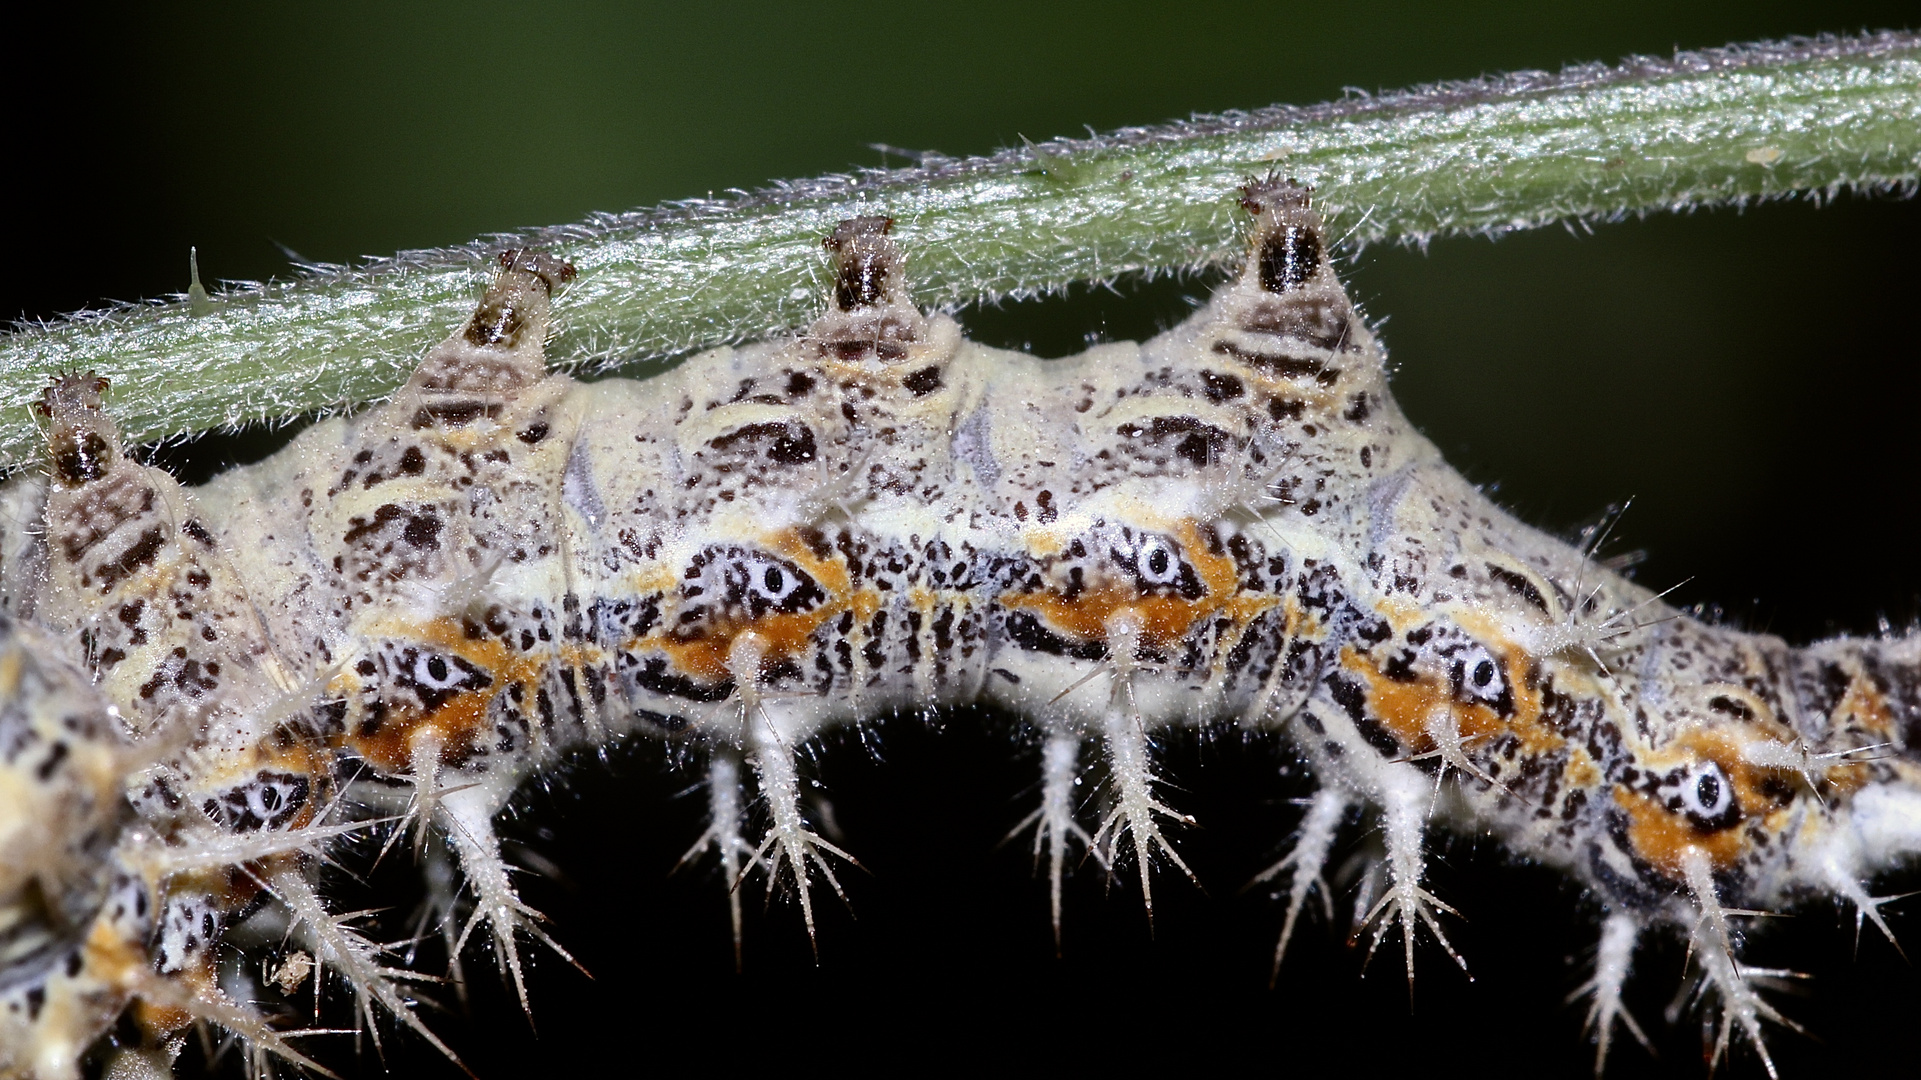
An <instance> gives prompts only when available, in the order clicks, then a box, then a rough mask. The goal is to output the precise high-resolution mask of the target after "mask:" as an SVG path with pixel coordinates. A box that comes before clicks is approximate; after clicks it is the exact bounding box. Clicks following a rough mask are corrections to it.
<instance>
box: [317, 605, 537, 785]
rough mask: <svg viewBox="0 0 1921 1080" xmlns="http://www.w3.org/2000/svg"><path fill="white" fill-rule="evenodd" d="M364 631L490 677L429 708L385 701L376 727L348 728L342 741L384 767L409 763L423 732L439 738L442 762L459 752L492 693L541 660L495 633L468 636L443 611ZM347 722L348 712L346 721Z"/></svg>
mask: <svg viewBox="0 0 1921 1080" xmlns="http://www.w3.org/2000/svg"><path fill="white" fill-rule="evenodd" d="M368 636H369V637H391V638H394V639H396V640H400V641H413V642H418V643H419V644H421V645H425V646H429V647H431V648H433V649H434V650H436V651H438V652H440V653H443V654H445V655H448V656H458V657H460V658H461V659H462V660H465V661H467V662H468V663H470V664H472V665H474V666H475V667H477V668H480V669H481V670H482V671H485V672H486V673H487V675H488V676H489V677H490V678H492V679H493V682H492V683H490V684H488V685H487V686H484V687H482V688H480V689H478V690H469V691H466V692H464V693H459V694H455V695H453V696H452V697H450V698H448V699H447V700H446V701H444V702H442V703H441V705H440V707H439V708H437V709H434V710H433V711H432V712H423V711H420V710H416V709H408V708H395V707H393V706H392V705H391V703H390V704H389V708H388V711H387V713H386V715H385V716H383V717H382V718H381V721H380V727H379V728H378V729H376V730H375V731H373V732H372V733H370V734H365V735H363V734H360V733H359V732H358V731H355V730H352V729H351V727H350V730H349V731H348V733H347V735H346V736H344V738H343V739H342V741H343V742H344V743H345V744H346V745H347V746H348V747H351V748H352V749H353V751H354V752H355V753H357V754H359V755H360V756H361V757H363V758H365V759H367V760H368V761H369V762H371V763H373V764H374V765H377V766H379V767H380V768H382V769H385V770H388V771H390V772H398V771H404V770H405V769H407V768H409V767H410V765H411V763H412V761H413V747H414V742H415V740H417V739H419V738H423V737H431V738H435V739H437V740H439V742H440V746H441V752H440V761H441V763H442V764H450V763H452V762H454V761H457V760H459V759H460V758H461V757H463V756H465V755H466V753H467V752H468V751H469V750H470V749H471V748H472V746H473V742H474V739H475V737H476V736H478V735H480V734H482V732H483V729H484V726H485V724H486V720H487V709H488V706H489V705H491V704H492V703H493V700H494V697H495V696H496V695H498V694H500V693H503V692H505V690H506V689H507V687H509V686H511V685H513V684H514V683H516V682H518V683H531V682H533V681H534V679H535V678H536V677H537V676H538V675H539V673H540V668H541V664H542V661H541V660H540V659H537V658H534V657H529V656H526V655H523V654H520V653H517V652H514V651H511V650H509V649H508V647H507V646H506V645H505V644H504V643H502V642H501V641H500V640H498V639H496V638H493V637H484V636H483V637H478V638H473V637H468V636H467V631H466V628H465V626H464V625H463V624H462V623H461V621H460V620H458V619H452V618H447V617H445V616H442V617H439V618H435V619H432V620H429V621H428V622H426V623H424V624H421V623H403V624H399V625H392V624H382V625H380V626H377V627H375V628H374V629H373V630H372V631H370V632H369V634H368ZM352 722H353V718H351V717H350V718H349V723H350V725H351V724H352Z"/></svg>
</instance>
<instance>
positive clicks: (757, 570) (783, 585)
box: [744, 562, 800, 603]
mask: <svg viewBox="0 0 1921 1080" xmlns="http://www.w3.org/2000/svg"><path fill="white" fill-rule="evenodd" d="M744 569H745V571H746V574H747V587H748V588H750V589H752V590H753V591H754V592H755V593H756V594H757V595H760V596H764V597H766V598H767V599H769V600H772V601H774V602H775V603H779V602H780V601H782V600H785V599H787V598H788V597H789V596H790V595H792V594H793V592H794V590H795V589H797V588H799V587H800V575H798V574H796V573H794V572H793V571H791V570H788V569H787V568H785V567H782V566H776V565H774V564H773V563H761V562H750V563H747V564H746V566H745V567H744Z"/></svg>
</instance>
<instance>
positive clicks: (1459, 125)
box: [0, 34, 1921, 466]
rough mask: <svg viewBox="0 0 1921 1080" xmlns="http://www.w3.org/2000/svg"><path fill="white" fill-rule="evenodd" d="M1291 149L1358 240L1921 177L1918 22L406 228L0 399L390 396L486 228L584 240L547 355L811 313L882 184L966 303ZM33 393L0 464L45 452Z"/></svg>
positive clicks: (531, 237) (254, 417) (13, 358)
mask: <svg viewBox="0 0 1921 1080" xmlns="http://www.w3.org/2000/svg"><path fill="white" fill-rule="evenodd" d="M1269 169H1277V170H1279V171H1281V172H1283V173H1285V174H1287V175H1290V176H1293V177H1297V178H1299V179H1301V180H1303V181H1306V182H1309V183H1312V184H1313V185H1315V187H1316V189H1317V199H1318V200H1319V201H1320V203H1321V205H1322V207H1323V208H1324V209H1325V210H1326V211H1327V212H1328V214H1329V216H1330V218H1331V220H1332V221H1333V222H1334V225H1335V228H1336V229H1337V230H1342V231H1346V232H1347V235H1348V237H1349V238H1350V239H1351V240H1353V241H1355V242H1358V243H1367V242H1371V241H1376V240H1382V239H1389V238H1398V239H1402V240H1411V241H1414V242H1421V241H1425V240H1426V239H1427V238H1428V237H1432V236H1436V235H1442V234H1449V233H1463V232H1467V233H1475V232H1480V233H1491V232H1499V231H1503V230H1508V229H1517V228H1528V227H1532V226H1536V225H1542V224H1547V223H1550V222H1555V221H1563V220H1568V219H1595V218H1602V219H1605V218H1612V217H1618V216H1620V215H1623V214H1626V213H1639V212H1646V211H1650V210H1660V209H1680V208H1686V207H1695V206H1705V205H1715V204H1724V203H1731V202H1742V201H1749V200H1755V199H1763V198H1769V197H1777V196H1783V195H1789V194H1792V193H1795V192H1817V193H1823V194H1832V193H1834V192H1836V191H1838V190H1840V189H1843V188H1869V189H1898V190H1900V191H1903V192H1908V193H1911V192H1912V191H1913V189H1914V186H1915V184H1916V181H1917V177H1921V37H1917V36H1916V35H1911V34H1881V35H1874V36H1867V37H1850V38H1821V39H1814V40H1798V41H1792V42H1785V43H1774V44H1761V45H1752V46H1743V47H1738V48H1730V49H1725V50H1715V51H1711V52H1703V53H1683V54H1679V55H1677V56H1676V57H1675V58H1674V59H1672V60H1658V61H1657V60H1648V59H1640V58H1637V59H1632V60H1630V61H1628V62H1626V63H1624V64H1621V65H1619V66H1615V67H1604V66H1598V65H1597V66H1587V67H1578V68H1570V69H1568V70H1566V71H1563V72H1561V73H1560V74H1558V75H1546V74H1541V73H1527V74H1520V75H1511V76H1505V77H1502V78H1497V79H1486V80H1481V81H1477V82H1470V83H1453V84H1445V85H1439V86H1433V87H1423V88H1419V89H1415V90H1412V91H1407V92H1402V93H1396V94H1391V95H1386V96H1382V97H1349V98H1344V99H1342V100H1340V101H1336V102H1330V103H1327V104H1324V105H1319V106H1314V107H1311V108H1292V107H1283V106H1276V107H1272V108H1268V109H1262V110H1259V111H1256V112H1252V113H1234V114H1228V115H1224V116H1219V117H1205V118H1198V119H1196V120H1193V121H1190V122H1187V123H1181V124H1173V125H1169V126H1165V127H1157V128H1130V129H1125V130H1122V131H1119V132H1116V133H1114V134H1111V135H1104V136H1097V137H1092V138H1088V139H1064V140H1058V141H1054V142H1049V143H1044V144H1040V145H1034V146H1026V147H1022V148H1020V149H1014V150H1006V151H1002V152H1001V153H999V154H996V155H993V156H991V157H984V158H971V159H966V160H957V159H949V158H938V157H934V156H931V155H930V156H929V157H928V158H926V159H924V160H923V161H922V163H921V165H920V166H919V167H918V168H911V169H899V170H888V171H872V172H863V173H860V174H858V175H855V176H836V177H826V178H822V179H819V180H810V181H801V182H795V183H790V184H783V185H780V186H777V187H775V188H772V189H769V190H765V191H761V192H756V193H752V194H743V195H739V196H738V197H735V198H731V199H725V200H718V201H701V202H688V203H679V204H673V205H669V206H665V207H661V208H658V209H654V210H645V211H635V212H632V213H626V214H607V215H598V216H595V217H593V218H591V219H589V220H588V221H585V222H582V223H579V224H576V225H568V226H559V227H554V228H550V229H543V230H537V231H533V232H528V233H524V234H518V235H511V236H497V237H490V238H487V239H484V240H480V241H476V242H474V243H471V244H468V245H465V246H463V247H457V248H446V249H438V250H431V251H419V252H408V253H403V254H401V255H397V256H394V257H392V258H388V259H381V260H377V261H373V262H369V263H366V264H363V265H358V266H353V267H333V266H325V267H314V268H309V269H306V270H304V271H302V272H301V273H300V274H299V276H297V277H296V278H294V279H293V280H290V281H285V282H270V283H267V284H262V285H242V286H235V287H230V288H228V289H226V290H225V291H222V292H220V293H217V294H215V295H213V296H212V297H211V298H210V299H209V298H207V297H206V296H205V295H204V293H199V292H196V294H195V295H193V296H191V297H189V296H184V295H183V296H182V297H180V298H177V299H176V300H175V301H174V302H170V303H163V304H145V305H134V306H128V307H123V308H119V309H116V310H112V311H108V312H104V313H99V314H91V315H87V316H85V317H80V318H75V319H72V320H69V321H65V322H60V323H55V324H51V325H46V326H36V327H27V328H23V329H20V330H18V331H16V332H14V333H12V334H10V335H8V336H6V337H5V338H3V339H0V408H4V409H5V410H6V412H5V415H7V416H9V417H14V418H22V417H23V413H22V412H21V411H20V410H21V409H23V408H24V407H25V406H27V405H28V404H30V403H31V402H32V401H34V400H35V399H36V398H37V397H38V396H39V393H40V390H41V388H42V387H43V386H44V385H45V383H46V379H47V376H48V375H49V374H51V373H55V372H60V371H73V370H84V369H92V370H95V371H98V372H100V373H101V374H103V375H106V376H108V377H109V378H111V379H112V380H113V382H114V385H115V390H114V394H113V399H112V402H113V408H114V411H115V414H116V417H117V418H118V419H119V421H120V423H121V425H122V430H123V432H124V433H125V434H126V435H127V437H128V438H129V439H130V440H133V441H146V440H153V439H158V438H166V437H170V436H177V435H181V434H184V433H189V432H194V431H200V430H204V429H207V428H211V427H215V426H221V425H239V424H243V423H247V422H251V421H261V420H275V419H285V418H289V417H292V416H296V415H299V414H308V413H315V412H326V411H331V410H336V409H340V408H343V407H348V406H351V405H353V404H356V403H360V402H365V401H369V400H373V399H375V398H378V397H380V396H382V395H384V394H386V393H388V392H390V391H391V390H392V389H393V388H394V387H395V386H397V385H398V384H399V383H400V382H401V381H402V380H403V379H404V378H405V377H406V375H407V374H408V372H409V370H410V369H411V367H412V365H413V363H414V360H415V358H417V357H418V356H419V355H420V353H421V351H422V350H423V349H425V348H426V347H427V346H428V345H429V344H430V343H431V342H432V341H433V340H435V339H436V338H438V337H440V336H441V335H443V334H445V333H447V332H448V330H449V328H450V327H451V326H453V325H454V324H456V323H457V322H458V321H459V320H460V319H462V318H463V317H464V316H465V315H466V313H467V309H468V308H469V306H470V305H471V304H472V303H473V301H474V298H475V296H476V295H477V289H478V284H479V282H480V281H481V280H482V278H483V275H484V274H485V273H486V268H487V267H488V265H489V263H490V256H491V255H493V254H494V253H497V252H498V251H499V250H501V249H502V248H505V247H515V246H538V247H542V248H547V249H549V250H552V251H555V252H557V253H559V254H560V255H562V256H564V257H566V258H568V259H570V260H572V261H573V262H574V263H575V264H576V265H577V266H578V268H579V270H580V276H579V279H578V280H577V281H576V282H575V283H574V284H573V285H572V286H570V287H569V288H568V290H567V291H566V292H565V293H563V294H562V296H561V299H560V303H559V314H560V318H561V324H562V332H561V333H560V335H559V337H558V338H557V339H556V340H555V341H554V342H553V343H552V345H551V347H550V351H549V355H550V356H551V357H552V358H553V359H554V361H555V363H556V364H557V365H558V366H561V367H564V368H569V369H574V370H589V371H600V370H607V369H610V368H615V367H620V366H624V365H631V364H634V363H637V362H642V361H650V360H658V359H661V358H665V357H671V356H675V355H679V354H684V353H686V352H688V351H691V350H693V349H697V348H701V347H704V346H709V345H714V344H718V343H721V342H726V341H734V340H742V339H746V338H752V337H757V336H762V335H765V334H768V333H771V332H774V331H777V330H780V329H782V328H785V327H790V326H794V325H797V324H799V323H801V322H804V321H805V320H806V319H807V318H809V317H811V316H812V314H813V313H814V311H815V308H816V307H817V305H818V304H819V302H820V301H819V296H820V294H821V289H822V285H823V281H822V270H823V262H822V259H821V255H820V238H821V237H822V236H824V235H825V234H826V233H827V232H828V231H829V230H830V229H831V228H832V226H833V225H834V223H835V222H836V221H838V220H840V219H842V218H845V217H849V216H853V215H857V214H873V213H885V214H888V215H891V216H892V217H894V218H895V219H896V222H897V224H896V233H897V235H899V236H901V237H902V238H903V240H904V241H905V243H906V244H907V245H908V248H909V252H910V258H911V259H912V260H913V265H912V275H913V278H914V281H915V288H916V295H917V297H918V298H919V299H920V300H921V301H923V302H925V303H929V304H956V303H960V302H965V301H968V300H972V299H975V298H977V297H994V296H1006V295H1022V294H1030V293H1034V292H1039V291H1043V290H1048V289H1053V288H1058V287H1060V286H1062V285H1065V284H1067V283H1069V282H1073V281H1082V280H1090V279H1094V280H1099V279H1109V278H1113V277H1114V276H1116V275H1119V274H1124V273H1127V272H1130V271H1147V272H1153V271H1156V270H1166V269H1171V268H1176V267H1191V266H1197V265H1201V264H1206V263H1213V262H1219V261H1222V260H1226V259H1231V258H1235V257H1237V256H1238V255H1239V253H1240V249H1241V244H1242V241H1241V239H1240V228H1241V222H1240V217H1241V215H1240V213H1239V211H1238V210H1237V209H1236V208H1235V196H1236V192H1235V188H1236V186H1237V185H1238V184H1240V183H1241V182H1243V181H1244V180H1245V179H1246V178H1247V177H1249V176H1252V175H1255V174H1258V173H1263V172H1266V171H1268V170H1269ZM38 453H39V447H38V438H37V435H36V432H35V430H34V428H33V427H32V426H31V425H29V424H27V423H26V422H25V421H24V419H20V420H18V421H17V422H14V423H9V424H7V425H5V430H4V431H0V466H7V465H17V464H20V463H23V462H27V461H31V460H33V459H34V458H35V457H36V456H37V455H38Z"/></svg>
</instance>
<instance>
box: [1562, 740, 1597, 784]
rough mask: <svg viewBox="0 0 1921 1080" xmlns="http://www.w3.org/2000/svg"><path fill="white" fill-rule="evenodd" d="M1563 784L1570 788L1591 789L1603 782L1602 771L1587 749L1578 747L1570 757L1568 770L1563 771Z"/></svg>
mask: <svg viewBox="0 0 1921 1080" xmlns="http://www.w3.org/2000/svg"><path fill="white" fill-rule="evenodd" d="M1561 782H1562V783H1563V784H1565V785H1567V786H1568V787H1570V788H1590V787H1593V786H1594V785H1596V784H1598V783H1600V782H1601V770H1600V768H1599V767H1598V766H1596V765H1595V764H1594V758H1592V757H1591V756H1589V755H1588V752H1587V748H1586V747H1583V746H1577V747H1575V748H1574V752H1573V753H1572V754H1569V755H1568V759H1567V768H1566V769H1563V770H1562V771H1561Z"/></svg>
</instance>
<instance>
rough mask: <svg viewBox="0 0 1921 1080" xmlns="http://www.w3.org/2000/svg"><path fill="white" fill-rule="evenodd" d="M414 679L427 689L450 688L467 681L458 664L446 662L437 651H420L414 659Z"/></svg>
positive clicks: (465, 674)
mask: <svg viewBox="0 0 1921 1080" xmlns="http://www.w3.org/2000/svg"><path fill="white" fill-rule="evenodd" d="M413 674H414V681H415V682H417V683H419V684H420V685H421V686H424V687H426V688H427V689H429V690H451V689H453V688H454V687H456V686H460V685H462V684H464V683H465V682H466V681H467V673H466V672H465V671H462V670H461V669H460V665H458V664H452V663H448V661H447V658H446V657H444V656H442V655H440V654H439V653H421V654H420V655H419V656H418V657H416V658H415V659H414V673H413Z"/></svg>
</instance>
